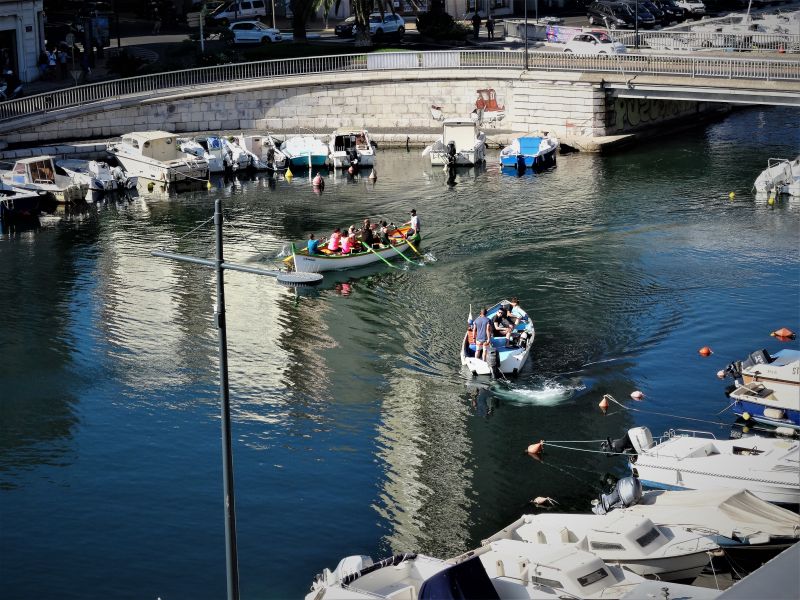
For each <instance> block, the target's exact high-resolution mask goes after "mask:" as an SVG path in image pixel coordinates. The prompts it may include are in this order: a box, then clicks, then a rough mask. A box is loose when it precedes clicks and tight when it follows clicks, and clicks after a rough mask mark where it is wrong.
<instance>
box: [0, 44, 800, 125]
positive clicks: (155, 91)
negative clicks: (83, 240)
mask: <svg viewBox="0 0 800 600" xmlns="http://www.w3.org/2000/svg"><path fill="white" fill-rule="evenodd" d="M797 37H798V43H799V44H800V36H797ZM422 69H428V70H431V71H433V70H436V69H441V70H452V69H490V70H498V69H512V70H526V69H527V70H529V71H542V72H553V71H570V72H598V73H608V72H613V73H620V72H622V73H624V74H625V75H626V76H633V75H656V76H662V75H668V76H671V77H687V78H696V77H703V78H720V79H726V80H734V79H737V80H741V79H751V80H752V79H755V80H759V81H800V69H798V68H797V62H796V61H792V60H775V59H768V58H740V57H720V56H698V55H696V54H680V55H676V54H665V53H661V54H658V53H653V54H615V55H613V56H607V55H591V56H588V55H580V54H572V53H565V52H555V51H554V52H528V55H527V57H526V56H525V52H524V51H523V50H516V51H508V50H438V51H416V52H391V53H371V54H342V55H336V56H314V57H308V58H297V59H277V60H264V61H254V62H246V63H232V64H225V65H216V66H212V67H198V68H195V69H186V70H181V71H169V72H164V73H154V74H150V75H139V76H137V77H129V78H125V79H114V80H108V81H101V82H97V83H90V84H84V85H77V86H73V87H69V88H64V89H60V90H54V91H51V92H46V93H42V94H35V95H32V96H26V97H24V98H17V99H15V100H8V101H6V102H0V122H4V121H13V120H17V119H19V118H20V117H26V116H29V115H35V114H43V113H48V112H53V111H58V110H62V109H64V108H71V107H78V106H85V105H89V104H92V103H96V102H105V101H110V100H115V101H117V100H120V99H122V98H129V99H135V100H141V99H145V98H152V97H157V96H158V95H160V94H162V93H163V92H165V91H167V90H170V91H178V90H190V91H193V92H194V91H197V90H200V89H204V88H207V87H208V86H217V87H219V86H220V85H221V84H225V85H226V86H227V87H228V89H230V84H234V83H240V84H242V85H249V84H255V83H257V84H259V85H261V84H263V83H264V82H269V81H271V80H272V81H280V80H282V79H285V78H288V77H297V76H303V75H320V74H332V73H364V72H374V73H389V72H391V71H409V70H422ZM317 83H318V81H317Z"/></svg>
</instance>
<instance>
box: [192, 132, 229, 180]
mask: <svg viewBox="0 0 800 600" xmlns="http://www.w3.org/2000/svg"><path fill="white" fill-rule="evenodd" d="M178 146H179V147H180V149H181V152H184V153H185V154H190V155H192V156H194V157H196V158H202V159H203V160H205V161H206V162H207V163H208V171H209V172H210V173H224V172H225V171H226V170H227V169H231V168H232V167H233V165H232V161H231V157H230V152H228V149H227V148H226V147H225V144H224V143H223V141H222V139H221V138H219V137H217V136H213V135H209V136H198V137H196V138H194V139H190V138H178Z"/></svg>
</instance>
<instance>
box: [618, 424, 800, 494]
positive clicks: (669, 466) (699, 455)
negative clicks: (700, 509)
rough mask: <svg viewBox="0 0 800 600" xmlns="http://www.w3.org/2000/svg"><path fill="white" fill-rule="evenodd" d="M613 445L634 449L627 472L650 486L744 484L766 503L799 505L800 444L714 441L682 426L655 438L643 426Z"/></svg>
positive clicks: (759, 439)
mask: <svg viewBox="0 0 800 600" xmlns="http://www.w3.org/2000/svg"><path fill="white" fill-rule="evenodd" d="M604 446H605V447H606V449H608V447H607V445H606V444H604ZM611 446H612V449H614V450H615V451H616V449H618V448H621V449H622V450H624V451H632V452H634V453H635V454H633V455H632V456H631V458H630V467H631V470H632V471H633V474H634V475H636V476H638V477H639V478H640V479H641V482H642V484H644V485H645V486H648V487H654V488H659V489H667V490H714V489H720V488H725V489H741V488H745V489H748V490H750V491H751V492H752V493H753V494H755V495H756V496H758V497H759V498H761V499H763V500H766V501H767V502H776V503H779V504H800V443H799V442H797V441H794V440H784V439H775V438H762V437H749V438H741V439H737V440H718V439H716V438H715V437H714V435H713V434H711V433H708V432H703V431H685V430H681V429H670V430H669V431H667V432H666V433H665V434H664V435H662V436H661V437H660V438H659V439H658V440H654V439H653V436H652V434H651V433H650V430H649V429H648V428H647V427H633V428H631V429H629V430H628V433H627V435H626V436H625V437H624V438H622V439H621V440H616V441H614V442H612V444H611Z"/></svg>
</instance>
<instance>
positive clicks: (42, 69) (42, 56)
mask: <svg viewBox="0 0 800 600" xmlns="http://www.w3.org/2000/svg"><path fill="white" fill-rule="evenodd" d="M37 62H38V65H39V77H41V78H42V79H44V76H45V75H47V62H48V61H47V52H45V51H44V50H42V51H41V52H39V60H38V61H37Z"/></svg>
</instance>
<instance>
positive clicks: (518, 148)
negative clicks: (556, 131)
mask: <svg viewBox="0 0 800 600" xmlns="http://www.w3.org/2000/svg"><path fill="white" fill-rule="evenodd" d="M557 150H558V140H557V139H556V138H553V137H550V136H546V137H541V136H523V137H518V138H516V139H515V140H513V141H512V142H511V143H510V144H509V145H508V146H506V147H505V148H503V149H502V150H501V151H500V164H501V165H502V166H504V167H514V168H516V169H519V170H524V169H525V168H529V169H533V170H534V171H538V170H540V169H546V168H547V167H550V166H552V165H554V164H556V151H557ZM523 167H524V168H523Z"/></svg>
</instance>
